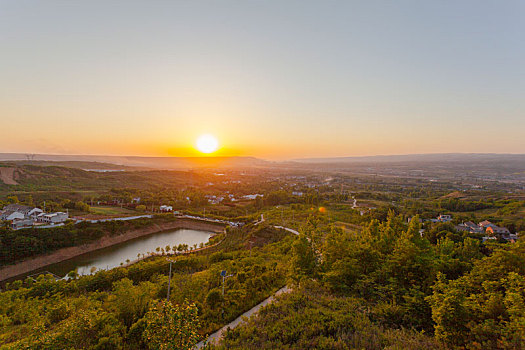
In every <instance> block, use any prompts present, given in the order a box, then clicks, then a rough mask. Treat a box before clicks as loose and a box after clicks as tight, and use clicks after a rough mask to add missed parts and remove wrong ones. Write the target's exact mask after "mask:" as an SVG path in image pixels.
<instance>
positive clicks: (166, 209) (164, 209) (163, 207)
mask: <svg viewBox="0 0 525 350" xmlns="http://www.w3.org/2000/svg"><path fill="white" fill-rule="evenodd" d="M159 210H160V211H162V212H169V211H173V207H172V206H171V205H161V206H160V207H159Z"/></svg>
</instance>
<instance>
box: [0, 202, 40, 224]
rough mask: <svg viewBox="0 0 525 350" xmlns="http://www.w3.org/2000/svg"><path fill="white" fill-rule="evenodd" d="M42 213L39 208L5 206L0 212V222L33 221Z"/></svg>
mask: <svg viewBox="0 0 525 350" xmlns="http://www.w3.org/2000/svg"><path fill="white" fill-rule="evenodd" d="M42 213H43V211H42V209H40V208H35V207H31V206H27V205H20V204H9V205H6V206H5V207H4V209H3V210H2V211H0V220H5V221H12V220H17V219H18V220H21V219H27V218H33V219H35V218H36V217H37V216H38V215H40V214H42Z"/></svg>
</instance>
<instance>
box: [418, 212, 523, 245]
mask: <svg viewBox="0 0 525 350" xmlns="http://www.w3.org/2000/svg"><path fill="white" fill-rule="evenodd" d="M430 221H431V222H434V223H437V222H451V221H452V215H449V214H441V215H439V216H438V217H437V218H434V219H430ZM420 222H423V221H422V220H421V221H420ZM455 229H456V230H457V231H463V232H469V233H477V234H482V235H483V238H482V239H483V241H486V240H488V239H497V238H498V237H501V238H503V239H505V240H507V241H516V240H517V239H518V235H517V234H513V233H510V231H509V229H508V228H506V227H501V226H498V225H496V224H493V223H492V222H490V221H488V220H484V221H481V222H480V223H479V224H476V223H474V222H472V221H467V222H463V223H461V224H459V225H456V226H455Z"/></svg>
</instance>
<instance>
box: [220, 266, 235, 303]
mask: <svg viewBox="0 0 525 350" xmlns="http://www.w3.org/2000/svg"><path fill="white" fill-rule="evenodd" d="M221 276H222V296H223V298H224V281H225V280H226V278H228V277H231V276H233V275H227V276H226V270H222V271H221Z"/></svg>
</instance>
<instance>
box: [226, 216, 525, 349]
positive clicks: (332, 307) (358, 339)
mask: <svg viewBox="0 0 525 350" xmlns="http://www.w3.org/2000/svg"><path fill="white" fill-rule="evenodd" d="M293 252H294V258H293V259H292V265H291V271H293V272H292V275H291V276H292V278H293V279H294V280H295V281H296V287H295V290H294V291H293V292H292V293H291V294H290V295H288V296H283V297H281V298H280V300H279V301H278V302H276V303H275V304H273V305H272V306H270V307H268V308H266V309H265V310H264V311H263V312H262V313H261V315H260V317H258V318H253V319H251V320H250V322H249V323H248V324H246V325H244V326H241V327H239V328H237V329H235V330H233V331H231V332H229V333H228V334H227V336H226V337H225V339H224V340H223V341H222V342H221V344H220V345H219V346H217V348H220V349H243V348H262V349H273V348H287V349H304V348H309V349H314V348H315V349H326V348H330V349H347V348H374V349H375V348H385V347H392V348H402V349H421V348H458V349H461V348H469V349H495V348H500V349H517V348H523V347H524V346H525V326H524V323H523V322H524V320H525V302H524V301H525V248H524V246H523V245H522V244H521V243H517V244H513V245H509V244H507V245H498V244H493V245H483V244H481V243H480V242H479V241H478V240H474V239H471V238H468V237H464V238H460V239H459V240H457V241H452V240H451V239H449V238H446V237H444V238H441V239H439V240H438V242H437V243H436V244H431V243H430V241H429V240H427V239H426V238H425V237H421V236H420V234H419V223H418V220H417V218H416V219H415V220H413V221H412V222H411V224H410V225H408V226H406V225H405V224H403V222H402V220H401V218H400V217H398V216H395V215H394V214H393V213H392V212H391V213H390V214H389V216H388V218H387V220H386V221H384V222H382V223H380V222H377V221H372V222H370V224H369V225H368V226H367V227H365V228H364V229H363V231H362V232H361V233H360V234H359V235H355V234H352V233H348V232H344V231H342V230H338V229H332V230H331V231H325V230H324V229H323V228H322V225H319V223H316V222H315V221H314V222H312V225H311V226H310V229H309V230H306V231H305V235H303V236H302V237H299V239H297V240H296V242H295V243H294V246H293Z"/></svg>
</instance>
